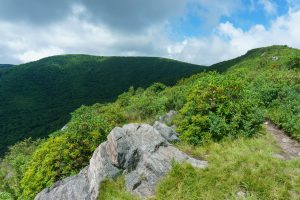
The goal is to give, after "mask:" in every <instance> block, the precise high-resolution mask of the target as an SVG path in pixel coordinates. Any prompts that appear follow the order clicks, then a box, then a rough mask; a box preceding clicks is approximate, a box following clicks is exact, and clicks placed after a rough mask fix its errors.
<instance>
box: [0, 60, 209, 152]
mask: <svg viewBox="0 0 300 200" xmlns="http://www.w3.org/2000/svg"><path fill="white" fill-rule="evenodd" d="M1 68H3V70H0V137H1V141H0V155H1V154H3V153H4V151H5V150H6V148H7V146H9V145H13V144H14V143H15V142H17V141H20V140H22V139H24V138H28V137H33V138H38V137H43V136H47V135H48V134H49V133H50V132H52V131H55V130H57V129H59V128H61V127H62V126H63V125H64V124H65V123H66V122H67V121H68V120H69V119H70V115H69V114H70V112H72V111H73V110H75V109H76V108H78V107H80V106H81V105H92V104H94V103H105V102H109V101H112V100H114V99H115V98H116V97H117V96H118V95H119V94H121V93H123V92H124V91H126V90H127V89H128V88H129V87H130V86H134V87H135V88H138V87H144V88H145V87H148V86H149V85H151V84H153V83H154V82H161V83H164V84H166V85H173V84H175V83H176V82H177V81H178V80H179V79H181V78H183V77H187V76H190V75H192V74H195V73H197V72H201V71H203V70H205V69H206V67H203V66H198V65H193V64H188V63H183V62H178V61H175V60H170V59H164V58H154V57H97V56H88V55H64V56H54V57H49V58H45V59H42V60H39V61H36V62H31V63H27V64H22V65H18V66H15V67H8V65H3V66H2V67H1Z"/></svg>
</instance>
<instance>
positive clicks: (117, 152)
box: [35, 122, 207, 200]
mask: <svg viewBox="0 0 300 200" xmlns="http://www.w3.org/2000/svg"><path fill="white" fill-rule="evenodd" d="M174 140H178V138H177V133H176V132H175V131H174V130H173V129H171V128H170V127H168V126H166V125H165V124H162V123H159V122H156V123H155V124H154V125H153V126H150V125H148V124H128V125H125V126H123V127H122V128H120V127H116V128H114V129H113V130H112V131H111V133H110V134H109V135H108V137H107V141H106V142H104V143H102V144H101V145H100V146H99V147H98V148H97V149H96V150H95V152H94V154H93V156H92V158H91V160H90V165H89V166H87V167H86V168H84V169H83V170H82V171H81V172H80V173H79V174H77V175H76V176H73V177H70V178H67V179H64V180H62V181H58V182H57V183H55V184H54V185H53V186H52V187H51V188H47V189H44V190H43V191H41V192H40V193H39V194H38V195H37V196H36V198H35V200H60V199H63V200H69V199H70V200H71V199H72V200H77V199H78V200H95V199H97V197H98V195H99V193H100V192H101V191H99V188H100V186H101V183H102V182H103V181H104V180H106V179H113V178H115V177H117V176H119V175H120V174H122V173H123V174H124V175H125V184H126V188H127V190H128V191H131V192H132V193H134V194H136V195H138V196H140V197H142V198H147V197H151V196H153V195H154V194H155V187H156V184H157V182H158V181H159V180H160V179H161V178H162V177H164V176H165V175H166V173H167V172H168V171H169V170H170V168H171V164H172V161H176V162H179V163H182V162H189V163H190V164H191V165H192V166H194V167H197V168H204V167H206V166H207V162H206V161H201V160H196V159H194V158H191V157H190V156H188V155H187V154H185V153H183V152H182V151H180V150H178V149H177V148H175V147H174V146H172V145H171V144H170V143H169V141H174Z"/></svg>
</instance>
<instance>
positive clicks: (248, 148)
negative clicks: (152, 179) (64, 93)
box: [0, 46, 300, 200]
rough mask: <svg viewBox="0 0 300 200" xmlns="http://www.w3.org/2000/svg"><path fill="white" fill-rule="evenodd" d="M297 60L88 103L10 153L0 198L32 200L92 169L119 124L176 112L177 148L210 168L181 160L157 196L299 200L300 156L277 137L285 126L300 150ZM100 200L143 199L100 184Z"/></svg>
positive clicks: (264, 53) (239, 63)
mask: <svg viewBox="0 0 300 200" xmlns="http://www.w3.org/2000/svg"><path fill="white" fill-rule="evenodd" d="M299 61H300V50H298V49H292V48H289V47H287V46H272V47H265V48H259V49H254V50H251V51H249V52H248V53H246V54H245V55H243V56H241V57H239V58H236V59H233V60H229V61H224V62H222V63H218V64H215V65H212V66H211V68H210V69H218V70H219V71H221V72H212V71H209V72H202V73H198V74H194V75H191V76H190V77H187V78H183V79H181V80H180V81H178V82H177V84H176V85H173V86H166V85H163V84H161V83H155V84H152V85H151V86H149V87H148V88H146V89H140V88H139V89H134V88H129V89H127V92H124V93H122V94H121V95H119V96H118V98H117V99H116V100H115V101H112V102H111V103H105V104H99V103H96V104H94V105H91V106H81V107H80V108H79V109H77V110H75V111H74V112H73V113H72V117H71V120H70V121H69V122H68V123H67V128H66V129H64V130H59V131H56V132H53V133H52V134H51V135H50V136H49V137H48V138H46V139H43V140H35V141H32V140H24V141H22V142H19V143H17V144H15V145H14V146H12V147H11V148H10V149H9V151H8V152H7V153H6V156H5V157H4V159H3V160H2V161H1V162H0V199H1V197H2V198H3V199H22V200H23V199H33V198H34V197H35V195H36V194H37V193H38V192H40V191H41V190H42V189H44V188H46V187H51V186H52V185H53V184H54V183H55V182H56V181H57V180H61V179H63V178H65V177H68V176H71V175H74V174H76V173H78V172H79V171H80V170H81V169H82V168H84V167H85V166H87V165H88V163H89V159H90V158H91V156H92V154H93V152H94V150H95V149H96V148H97V147H98V146H99V144H100V143H101V142H103V141H105V140H106V136H107V135H108V133H109V132H110V131H111V130H112V129H113V128H114V127H116V126H122V125H124V124H128V123H136V122H138V123H140V122H142V123H153V122H154V121H155V120H157V118H158V117H159V116H162V115H164V114H165V113H166V112H168V111H170V110H175V111H176V112H177V114H176V117H175V119H174V120H173V121H172V122H171V124H169V125H175V126H176V127H177V128H176V131H177V132H178V133H180V136H179V137H180V141H179V142H178V143H176V144H174V146H175V147H177V148H179V149H180V150H182V151H184V152H186V153H188V154H189V155H191V156H194V157H195V158H201V159H202V160H206V161H208V168H207V169H205V170H201V169H195V168H193V167H192V166H191V165H189V164H186V163H184V164H178V163H174V164H173V166H172V169H171V171H170V172H169V173H168V174H167V175H166V176H165V177H163V179H161V181H160V182H159V184H158V185H157V188H156V195H155V197H153V198H151V199H155V200H162V199H178V200H179V199H188V200H196V199H212V200H214V199H216V200H217V199H267V200H273V199H300V193H299V186H300V182H299V180H300V174H299V169H300V162H299V159H300V158H299V157H300V156H299V155H296V158H294V159H291V160H286V159H287V158H285V157H283V156H282V154H283V153H284V150H285V149H284V148H282V149H281V148H280V145H279V144H280V143H279V142H278V140H276V137H275V135H272V134H271V133H270V129H271V130H272V129H273V130H276V131H278V129H281V131H282V133H283V131H284V132H285V134H286V135H285V140H286V139H287V140H288V141H290V138H287V135H288V136H290V137H291V138H293V140H292V141H293V142H294V143H295V144H299V143H297V141H300V62H299ZM266 120H267V121H272V122H273V123H274V126H270V125H263V124H264V122H265V121H266ZM266 127H269V129H268V128H266ZM283 134H284V133H283ZM279 141H281V142H282V143H285V144H284V145H287V144H286V143H288V142H284V140H282V138H279ZM283 155H284V154H283ZM297 157H298V158H297ZM150 167H151V166H150ZM8 174H9V176H8ZM145 178H147V177H145ZM99 199H106V200H107V199H111V200H113V199H139V198H138V197H136V196H133V195H132V194H131V193H128V192H127V191H126V188H125V185H124V177H120V178H118V179H117V180H107V182H105V184H103V185H101V195H100V197H99Z"/></svg>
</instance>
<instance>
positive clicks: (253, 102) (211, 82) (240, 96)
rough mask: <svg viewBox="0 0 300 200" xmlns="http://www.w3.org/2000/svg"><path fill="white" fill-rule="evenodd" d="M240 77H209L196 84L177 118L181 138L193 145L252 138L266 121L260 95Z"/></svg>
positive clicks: (213, 75)
mask: <svg viewBox="0 0 300 200" xmlns="http://www.w3.org/2000/svg"><path fill="white" fill-rule="evenodd" d="M246 86H247V84H246V83H245V82H244V81H243V80H241V79H239V77H237V76H231V75H230V74H229V75H219V74H216V73H211V74H207V76H205V78H203V79H201V80H200V81H199V82H198V83H196V84H195V86H194V87H193V90H192V91H191V93H190V94H189V95H188V98H187V103H186V104H185V105H184V107H183V108H182V109H181V110H180V113H179V117H178V119H177V125H178V131H179V132H180V133H182V135H181V139H183V140H184V141H187V142H189V143H191V144H194V145H197V144H201V143H203V142H204V141H206V140H211V139H212V140H214V141H219V140H221V139H223V138H224V137H231V138H236V137H237V136H252V135H253V134H255V133H256V131H257V130H258V128H259V127H260V124H261V123H262V122H263V115H262V112H261V111H260V109H258V108H259V105H260V101H259V100H258V99H257V98H255V97H256V96H257V94H255V93H254V92H253V91H251V90H248V88H247V87H246Z"/></svg>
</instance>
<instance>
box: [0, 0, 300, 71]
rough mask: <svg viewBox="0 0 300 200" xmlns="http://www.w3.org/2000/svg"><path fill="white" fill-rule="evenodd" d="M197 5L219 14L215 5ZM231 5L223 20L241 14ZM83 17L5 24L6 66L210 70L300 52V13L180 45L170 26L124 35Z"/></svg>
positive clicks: (1, 29)
mask: <svg viewBox="0 0 300 200" xmlns="http://www.w3.org/2000/svg"><path fill="white" fill-rule="evenodd" d="M193 1H198V2H202V3H203V5H204V3H207V4H205V5H207V6H208V5H215V6H216V7H215V8H216V9H217V8H218V6H217V5H216V1H205V0H193ZM290 1H291V0H290ZM229 5H232V4H228V7H226V8H222V9H221V8H218V9H220V10H223V11H222V12H221V13H223V14H222V15H226V14H228V15H230V13H231V12H234V11H233V10H234V9H237V8H234V7H231V6H229ZM232 6H233V5H232ZM232 9H233V10H232ZM84 12H85V8H84V7H82V6H81V5H80V4H78V5H76V6H73V7H72V14H70V15H69V16H68V17H67V18H65V19H64V20H61V21H59V22H57V23H51V24H49V25H47V26H39V25H35V24H28V23H25V22H18V23H17V22H14V23H11V22H4V21H0V38H3V39H2V40H0V59H1V62H14V63H20V62H28V61H33V60H37V59H39V58H43V57H45V56H51V55H56V54H62V53H84V54H94V55H104V56H105V55H123V56H162V57H170V58H174V59H179V60H182V61H187V62H192V63H199V64H205V65H208V64H213V63H215V62H218V61H222V60H226V59H230V58H234V57H236V56H239V55H241V54H243V53H245V52H246V51H248V50H249V49H252V48H256V47H261V46H267V45H273V44H287V45H289V46H292V47H296V48H300V37H299V35H300V26H299V21H300V10H297V9H290V10H289V12H288V13H287V14H286V15H284V16H280V17H277V18H276V19H275V20H274V21H272V22H271V25H270V26H269V27H265V26H263V25H259V24H257V25H255V26H252V27H251V28H249V30H243V29H241V28H239V27H236V26H234V25H233V24H232V23H231V22H225V23H221V24H218V25H217V26H216V27H217V28H216V30H215V31H214V33H212V34H211V35H210V36H206V37H186V38H184V39H183V40H181V41H173V40H171V39H170V38H169V35H168V34H167V30H166V23H165V22H164V23H158V24H152V25H151V26H148V27H146V28H144V29H143V30H141V31H138V32H123V31H118V30H115V29H111V28H110V26H107V25H105V24H97V25H96V24H95V23H93V22H91V21H88V20H87V19H86V18H83V17H81V15H82V13H84Z"/></svg>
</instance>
